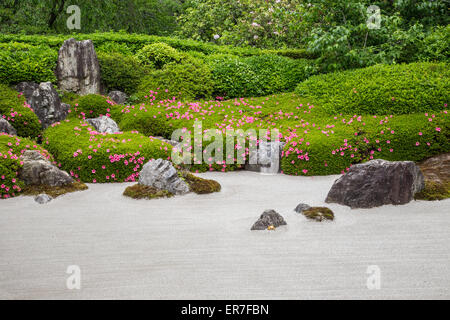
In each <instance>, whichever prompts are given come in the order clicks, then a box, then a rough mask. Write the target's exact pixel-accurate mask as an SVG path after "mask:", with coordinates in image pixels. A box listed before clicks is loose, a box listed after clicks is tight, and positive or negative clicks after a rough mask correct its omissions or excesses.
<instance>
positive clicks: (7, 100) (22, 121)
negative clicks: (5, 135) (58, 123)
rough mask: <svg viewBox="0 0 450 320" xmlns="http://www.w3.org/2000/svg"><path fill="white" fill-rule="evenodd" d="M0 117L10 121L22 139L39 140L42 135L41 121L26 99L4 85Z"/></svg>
mask: <svg viewBox="0 0 450 320" xmlns="http://www.w3.org/2000/svg"><path fill="white" fill-rule="evenodd" d="M0 116H2V117H3V118H4V119H6V120H8V121H9V123H10V124H11V125H12V126H13V127H14V129H16V131H17V135H18V136H20V137H30V138H37V137H38V136H39V135H40V133H41V130H42V127H41V123H40V120H39V118H38V117H37V116H36V114H35V113H34V111H33V110H32V109H31V108H30V107H29V105H28V104H27V103H26V101H25V98H24V97H23V96H21V95H19V94H18V93H17V91H15V90H13V89H10V88H9V87H8V86H6V85H3V84H0Z"/></svg>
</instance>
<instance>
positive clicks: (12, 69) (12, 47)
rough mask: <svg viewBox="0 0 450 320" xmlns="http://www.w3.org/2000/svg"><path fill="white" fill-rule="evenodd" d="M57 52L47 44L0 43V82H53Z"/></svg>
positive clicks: (54, 79)
mask: <svg viewBox="0 0 450 320" xmlns="http://www.w3.org/2000/svg"><path fill="white" fill-rule="evenodd" d="M57 59H58V53H57V51H56V50H54V49H50V48H49V47H48V46H44V45H40V46H32V45H29V44H23V43H17V42H11V43H0V83H6V84H17V83H19V82H22V81H34V82H37V83H39V82H46V81H50V82H55V81H56V77H55V74H54V70H55V68H56V61H57Z"/></svg>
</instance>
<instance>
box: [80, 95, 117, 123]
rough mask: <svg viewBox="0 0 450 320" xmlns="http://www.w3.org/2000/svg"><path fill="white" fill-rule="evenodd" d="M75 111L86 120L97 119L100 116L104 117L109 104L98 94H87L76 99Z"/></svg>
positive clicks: (109, 106)
mask: <svg viewBox="0 0 450 320" xmlns="http://www.w3.org/2000/svg"><path fill="white" fill-rule="evenodd" d="M75 106H76V111H77V112H78V113H81V114H82V116H84V117H86V118H97V117H99V116H101V115H103V116H104V115H106V114H107V113H108V112H109V109H110V108H111V103H109V102H108V100H107V99H106V98H105V97H103V96H101V95H98V94H88V95H86V96H82V97H80V98H79V99H78V103H77V104H76V105H75Z"/></svg>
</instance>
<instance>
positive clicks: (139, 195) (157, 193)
mask: <svg viewBox="0 0 450 320" xmlns="http://www.w3.org/2000/svg"><path fill="white" fill-rule="evenodd" d="M123 195H124V196H126V197H129V198H133V199H149V200H150V199H158V198H170V197H172V196H173V195H174V194H173V193H170V192H169V191H167V190H160V189H157V188H155V187H150V186H145V185H142V184H135V185H132V186H130V187H127V188H126V189H125V191H124V192H123Z"/></svg>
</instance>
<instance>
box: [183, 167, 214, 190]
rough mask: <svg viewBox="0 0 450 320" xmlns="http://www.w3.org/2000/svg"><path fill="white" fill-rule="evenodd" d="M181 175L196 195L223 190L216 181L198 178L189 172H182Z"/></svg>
mask: <svg viewBox="0 0 450 320" xmlns="http://www.w3.org/2000/svg"><path fill="white" fill-rule="evenodd" d="M179 174H180V177H181V178H182V179H183V180H184V181H185V182H186V183H187V184H188V185H189V189H190V190H191V191H192V192H194V193H196V194H208V193H213V192H219V191H220V190H221V189H222V186H221V185H220V184H219V183H218V182H217V181H215V180H208V179H203V178H200V177H196V176H194V175H193V174H192V173H190V172H187V171H182V172H180V173H179Z"/></svg>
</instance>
